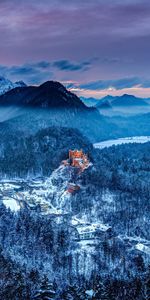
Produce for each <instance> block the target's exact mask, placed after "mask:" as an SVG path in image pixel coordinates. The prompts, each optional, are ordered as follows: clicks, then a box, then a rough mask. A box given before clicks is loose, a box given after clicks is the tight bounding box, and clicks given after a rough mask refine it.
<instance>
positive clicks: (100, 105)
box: [96, 100, 112, 109]
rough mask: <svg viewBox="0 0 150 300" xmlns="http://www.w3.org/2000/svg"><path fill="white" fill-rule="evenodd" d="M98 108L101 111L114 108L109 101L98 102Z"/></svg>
mask: <svg viewBox="0 0 150 300" xmlns="http://www.w3.org/2000/svg"><path fill="white" fill-rule="evenodd" d="M96 107H97V108H99V109H108V108H112V106H111V104H110V102H109V101H108V100H103V101H101V100H99V102H98V104H97V106H96Z"/></svg>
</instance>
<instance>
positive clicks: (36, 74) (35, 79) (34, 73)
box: [0, 61, 53, 84]
mask: <svg viewBox="0 0 150 300" xmlns="http://www.w3.org/2000/svg"><path fill="white" fill-rule="evenodd" d="M50 65H51V64H50V63H49V62H46V61H40V62H37V63H28V64H23V65H18V66H17V65H14V66H10V67H8V66H3V65H0V74H1V75H2V76H4V77H7V78H9V79H11V80H13V81H14V80H24V81H25V82H26V83H28V84H39V83H41V82H43V81H45V80H50V79H51V78H52V76H53V72H52V70H50V68H49V67H50Z"/></svg>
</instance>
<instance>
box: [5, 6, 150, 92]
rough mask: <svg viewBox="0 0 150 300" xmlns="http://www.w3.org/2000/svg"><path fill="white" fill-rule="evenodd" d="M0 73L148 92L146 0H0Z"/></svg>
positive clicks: (84, 88) (89, 88) (93, 88)
mask: <svg viewBox="0 0 150 300" xmlns="http://www.w3.org/2000/svg"><path fill="white" fill-rule="evenodd" d="M0 75H1V76H4V77H7V78H8V79H10V80H12V81H16V80H24V81H25V82H26V83H27V84H39V83H42V82H44V81H47V80H58V81H61V82H62V83H64V84H65V85H66V86H67V87H68V88H70V89H71V90H72V91H74V92H76V93H77V94H78V95H79V96H80V95H84V96H86V97H91V96H94V97H97V98H100V97H102V96H104V95H107V94H111V95H120V94H124V93H129V94H135V95H139V96H142V97H150V1H149V0H0Z"/></svg>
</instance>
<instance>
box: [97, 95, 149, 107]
mask: <svg viewBox="0 0 150 300" xmlns="http://www.w3.org/2000/svg"><path fill="white" fill-rule="evenodd" d="M147 101H148V99H143V98H138V97H135V96H133V95H128V94H124V95H122V96H110V95H108V96H106V97H104V98H102V99H101V100H99V101H98V103H97V105H96V107H97V108H107V107H108V108H110V107H118V106H119V107H121V106H122V107H129V106H148V102H147ZM106 103H107V105H104V104H106ZM106 106H107V107H106Z"/></svg>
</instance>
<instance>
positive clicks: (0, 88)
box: [0, 77, 26, 95]
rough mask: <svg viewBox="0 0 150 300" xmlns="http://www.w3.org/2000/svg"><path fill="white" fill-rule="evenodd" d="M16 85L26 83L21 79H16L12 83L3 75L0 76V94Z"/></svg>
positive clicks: (23, 85) (19, 85) (22, 85)
mask: <svg viewBox="0 0 150 300" xmlns="http://www.w3.org/2000/svg"><path fill="white" fill-rule="evenodd" d="M16 87H26V84H25V83H24V82H23V81H17V82H14V83H13V82H12V81H10V80H8V79H5V78H4V77H0V95H3V94H5V93H6V92H8V91H10V90H12V89H14V88H16Z"/></svg>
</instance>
